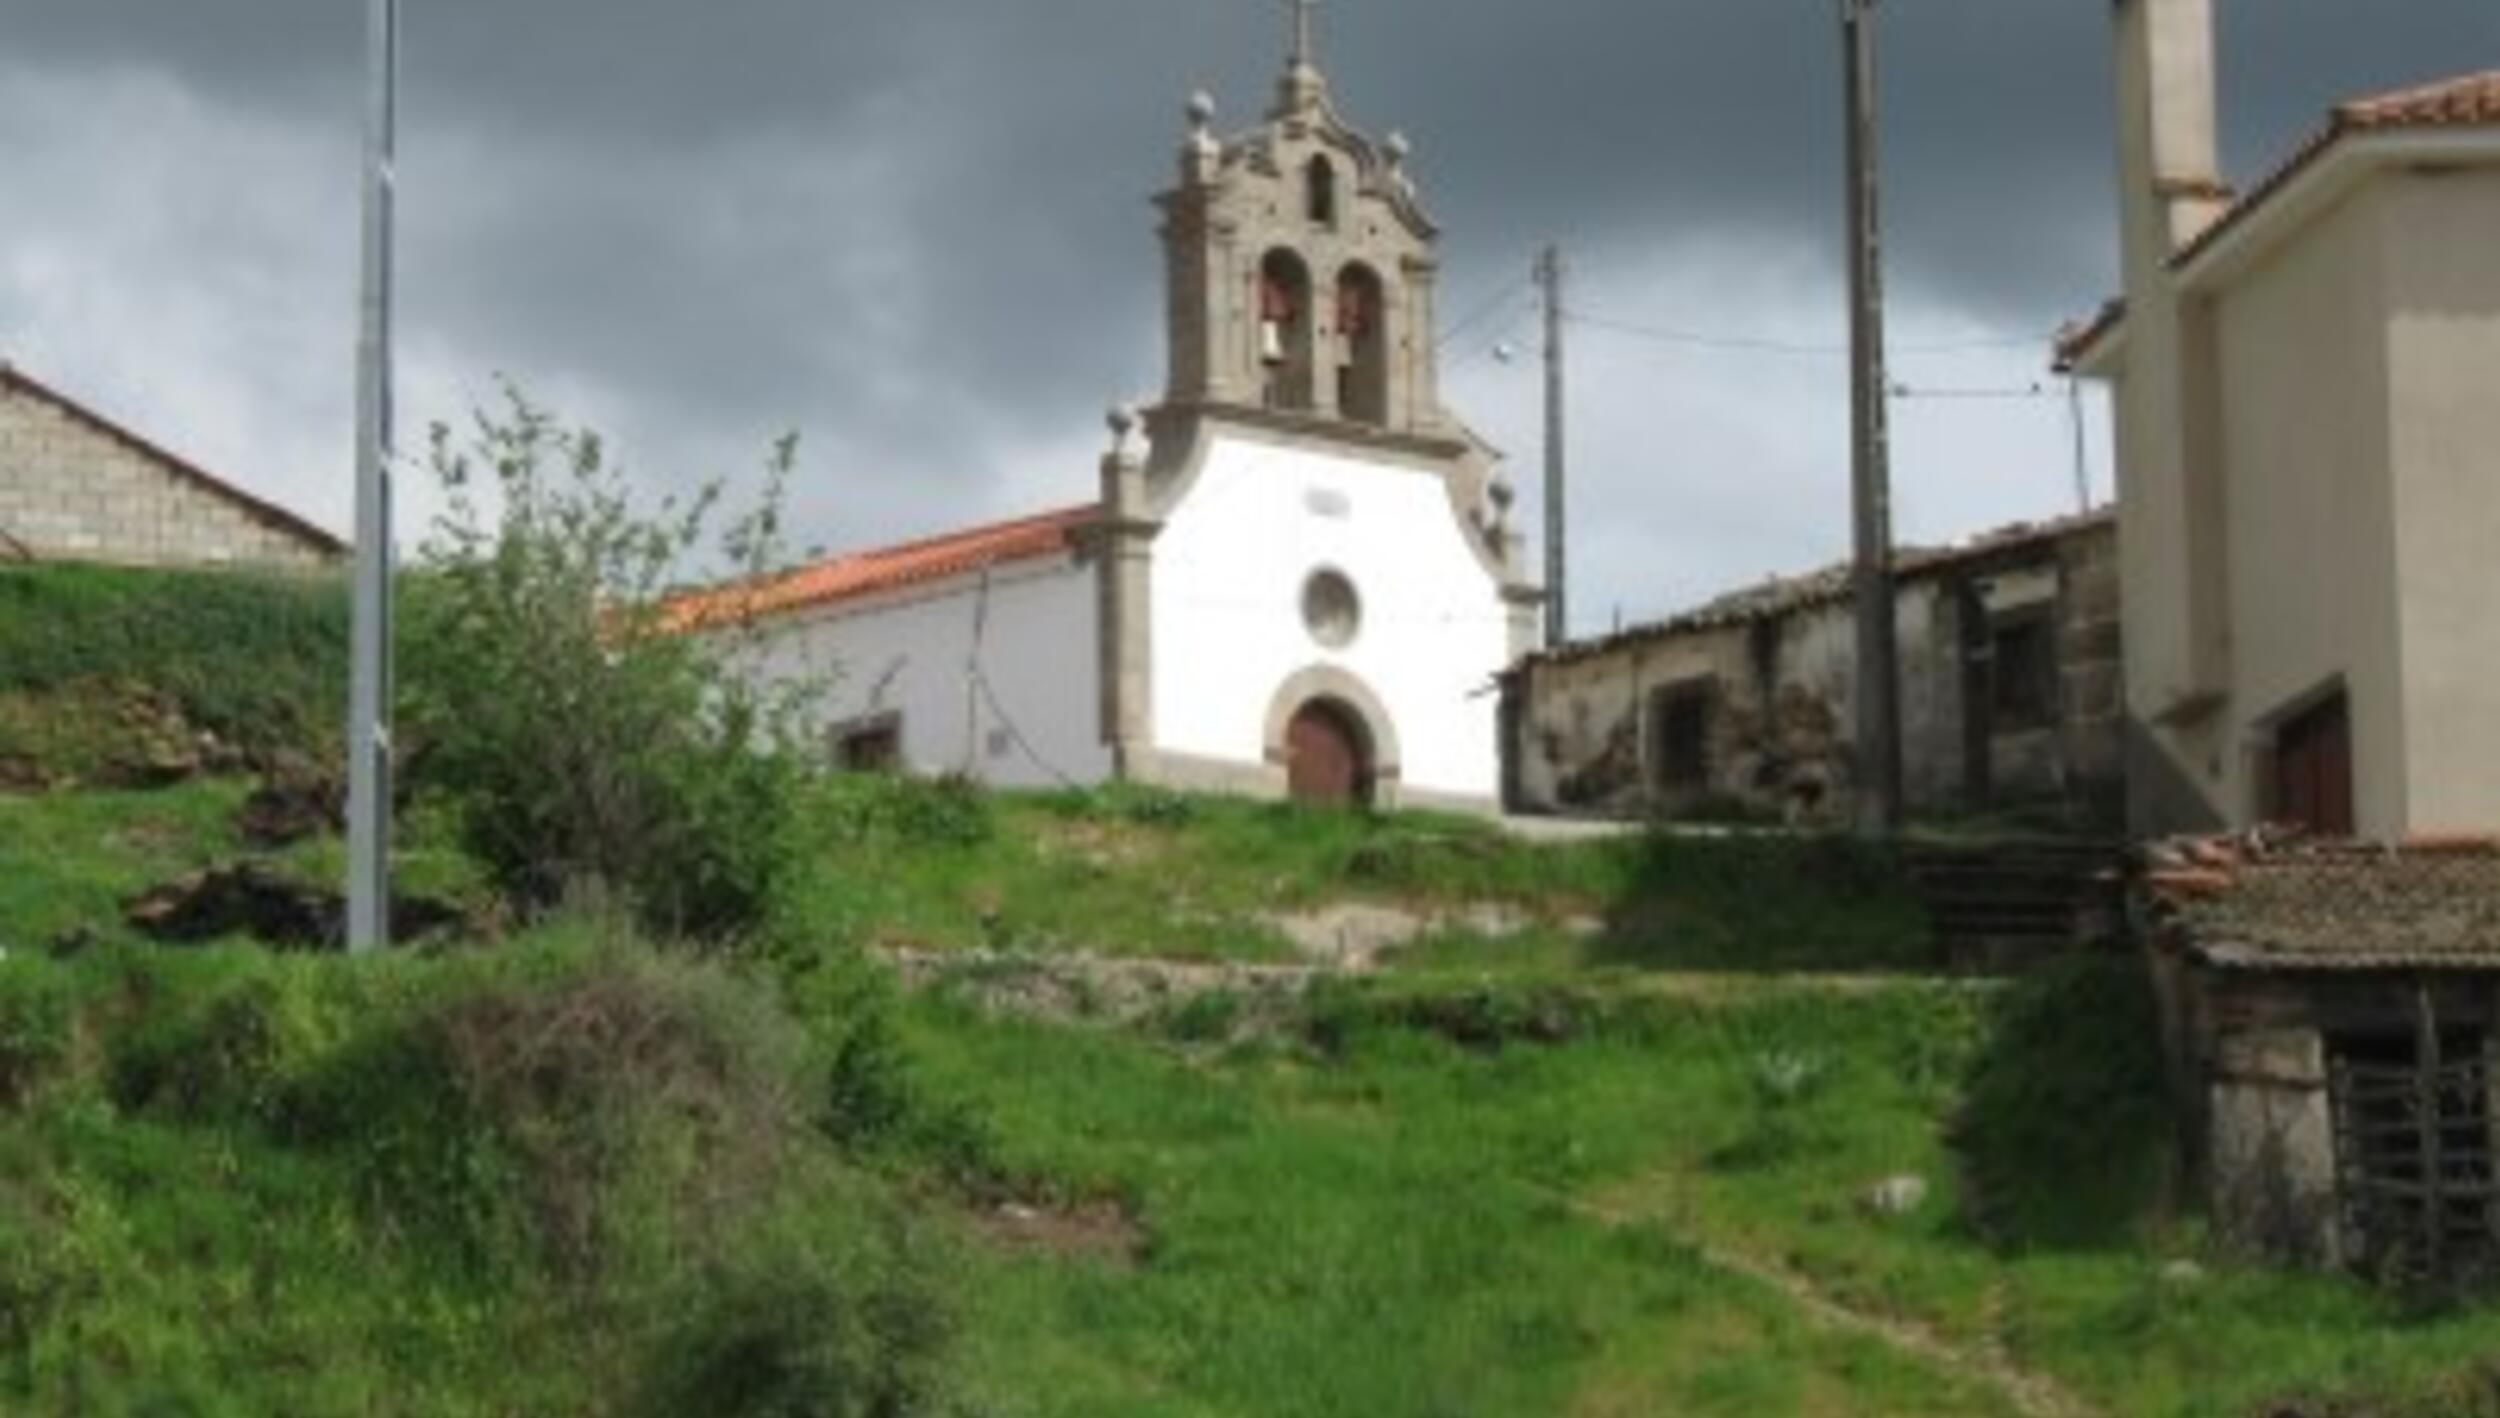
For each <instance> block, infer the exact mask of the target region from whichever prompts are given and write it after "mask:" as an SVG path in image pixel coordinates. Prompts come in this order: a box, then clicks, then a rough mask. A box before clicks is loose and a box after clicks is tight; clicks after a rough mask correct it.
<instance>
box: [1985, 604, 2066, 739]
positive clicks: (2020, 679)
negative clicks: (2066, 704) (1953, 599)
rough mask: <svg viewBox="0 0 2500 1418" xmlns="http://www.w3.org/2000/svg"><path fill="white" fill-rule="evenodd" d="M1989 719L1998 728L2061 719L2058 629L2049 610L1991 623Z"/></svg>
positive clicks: (2007, 730) (2025, 726)
mask: <svg viewBox="0 0 2500 1418" xmlns="http://www.w3.org/2000/svg"><path fill="white" fill-rule="evenodd" d="M1988 721H1989V726H1990V727H1991V729H1993V730H1994V731H1995V732H1997V733H2012V732H2016V731H2019V730H2024V729H2041V728H2047V727H2048V726H2050V725H2051V724H2054V723H2056V722H2057V634H2056V629H2055V627H2054V625H2053V624H2052V623H2051V621H2050V619H2049V614H2048V612H2047V611H2045V610H2043V611H2038V612H2032V613H2027V614H2023V615H2019V616H2013V617H2009V618H2006V619H2003V620H1999V621H1997V622H1996V623H1995V624H1993V625H1991V626H1990V627H1989V629H1988Z"/></svg>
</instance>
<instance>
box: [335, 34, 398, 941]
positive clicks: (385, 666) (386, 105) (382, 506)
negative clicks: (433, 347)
mask: <svg viewBox="0 0 2500 1418" xmlns="http://www.w3.org/2000/svg"><path fill="white" fill-rule="evenodd" d="M365 42H366V46H367V53H366V75H365V77H366V82H367V85H368V88H367V93H366V110H365V182H364V291H363V298H362V301H361V302H360V306H361V309H360V320H359V328H358V332H357V337H356V577H355V584H356V600H355V613H354V628H353V644H352V646H351V647H350V648H351V651H352V655H353V659H352V662H351V664H350V666H349V670H348V689H347V705H348V708H347V755H348V757H347V948H348V949H349V950H351V951H368V950H379V949H381V948H382V947H384V946H386V945H388V944H390V936H391V909H390V901H391V554H392V547H391V459H392V434H391V255H392V253H391V226H392V215H393V214H392V197H393V189H394V186H395V184H396V181H397V178H396V176H395V173H394V169H393V164H394V162H395V160H396V153H397V149H398V135H399V0H369V3H368V7H367V10H366V18H365Z"/></svg>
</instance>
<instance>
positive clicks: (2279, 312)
mask: <svg viewBox="0 0 2500 1418" xmlns="http://www.w3.org/2000/svg"><path fill="white" fill-rule="evenodd" d="M2386 216H2387V213H2386V208H2385V204H2384V202H2383V201H2382V200H2381V198H2380V195H2379V189H2377V188H2376V187H2367V188H2364V189H2362V190H2361V191H2359V192H2356V193H2355V194H2354V195H2353V196H2352V197H2350V198H2349V199H2347V200H2346V201H2345V202H2344V203H2343V204H2341V205H2340V206H2338V207H2336V208H2335V209H2333V210H2332V211H2331V212H2329V213H2327V214H2326V215H2324V216H2322V217H2320V218H2318V219H2316V220H2315V221H2314V222H2313V223H2312V224H2311V225H2310V226H2309V227H2307V228H2306V229H2304V230H2303V231H2302V232H2301V233H2300V235H2299V238H2298V239H2297V240H2295V241H2293V242H2292V243H2290V244H2288V245H2287V246H2285V247H2283V248H2282V249H2281V250H2280V251H2279V252H2278V253H2277V254H2276V255H2275V256H2274V257H2273V258H2272V259H2270V260H2269V261H2267V262H2266V263H2264V264H2263V265H2260V266H2258V267H2256V268H2255V269H2253V270H2251V271H2249V272H2248V273H2246V274H2245V275H2243V276H2241V277H2240V278H2239V279H2238V280H2237V281H2236V282H2234V283H2233V285H2232V286H2231V287H2230V288H2229V289H2227V290H2225V291H2224V292H2222V293H2221V294H2220V295H2219V296H2218V297H2217V298H2216V301H2217V304H2216V315H2215V331H2216V336H2215V342H2214V344H2215V359H2216V362H2217V365H2218V369H2219V379H2218V381H2217V382H2218V385H2219V389H2220V395H2219V397H2220V405H2221V408H2220V414H2221V424H2222V429H2223V435H2222V453H2223V458H2224V467H2225V470H2226V472H2225V477H2226V484H2227V487H2228V489H2229V491H2228V496H2227V527H2228V536H2229V554H2228V561H2229V569H2230V584H2231V667H2232V684H2231V707H2230V722H2231V723H2232V725H2234V726H2235V733H2234V736H2233V738H2232V740H2231V741H2228V742H2225V743H2223V744H2221V745H2219V746H2218V747H2217V749H2216V756H2217V757H2218V758H2219V761H2220V766H2221V768H2222V782H2223V785H2224V786H2223V788H2222V792H2221V794H2220V799H2221V800H2220V802H2219V804H2218V806H2219V807H2220V808H2221V810H2222V812H2223V813H2224V814H2225V815H2226V816H2227V817H2228V818H2229V819H2230V820H2232V821H2242V822H2244V821H2249V820H2252V819H2253V818H2256V817H2258V816H2262V815H2263V814H2264V813H2265V812H2266V811H2267V810H2268V809H2269V807H2270V806H2271V805H2270V804H2269V803H2268V802H2266V800H2265V799H2266V797H2267V793H2266V783H2265V777H2266V774H2265V772H2264V761H2265V759H2264V756H2265V753H2266V749H2267V737H2268V735H2269V734H2270V732H2271V726H2272V724H2273V723H2275V722H2276V721H2278V720H2279V719H2280V717H2281V716H2282V715H2283V714H2285V713H2286V712H2287V711H2292V710H2297V709H2298V708H2301V707H2303V700H2304V697H2305V696H2310V695H2313V694H2314V693H2315V692H2317V691H2318V690H2320V689H2321V688H2324V687H2327V686H2330V685H2332V684H2333V683H2335V682H2336V681H2337V680H2338V679H2340V680H2341V681H2342V683H2343V686H2344V688H2345V691H2346V693H2347V696H2348V703H2349V705H2350V708H2351V713H2352V756H2353V811H2354V815H2355V818H2356V826H2357V827H2358V828H2359V830H2360V831H2361V833H2362V834H2363V835H2365V836H2373V837H2392V836H2396V835H2400V834H2401V833H2402V832H2403V831H2404V830H2405V824H2406V821H2407V813H2406V806H2405V791H2406V783H2405V773H2404V764H2405V755H2406V747H2405V742H2404V714H2403V694H2402V686H2401V684H2400V681H2399V677H2398V670H2397V653H2398V650H2397V647H2398V644H2399V629H2400V627H2399V624H2398V610H2397V599H2396V596H2397V579H2396V578H2397V568H2396V563H2395V556H2396V534H2395V527H2394V523H2393V511H2392V502H2391V500H2390V498H2389V493H2388V446H2389V443H2388V440H2389V426H2388V389H2389V385H2388V364H2387V347H2386V333H2385V332H2386V322H2387V290H2386V282H2385V278H2384V272H2383V263H2384V250H2385V245H2384V242H2385V232H2386V230H2387V226H2386ZM2129 593H2130V594H2133V593H2134V588H2132V587H2130V588H2129ZM2127 653H2128V654H2130V655H2133V654H2134V653H2135V646H2134V644H2133V643H2132V642H2130V643H2129V644H2128V647H2127Z"/></svg>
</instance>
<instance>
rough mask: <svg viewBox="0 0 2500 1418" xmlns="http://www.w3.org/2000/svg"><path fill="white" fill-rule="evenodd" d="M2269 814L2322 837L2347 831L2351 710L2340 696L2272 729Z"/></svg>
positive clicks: (2349, 827) (2347, 833) (2349, 822)
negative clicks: (2271, 802) (2272, 794)
mask: <svg viewBox="0 0 2500 1418" xmlns="http://www.w3.org/2000/svg"><path fill="white" fill-rule="evenodd" d="M2273 816H2274V817H2275V818H2276V819H2277V820H2279V821H2283V822H2290V823H2296V824H2298V825H2299V826H2302V827H2305V828H2308V829H2309V830H2310V831H2312V832H2315V833H2319V834H2320V835H2323V836H2329V837H2349V836H2351V835H2352V833H2353V812H2352V713H2351V709H2350V707H2349V706H2348V705H2347V703H2346V701H2345V699H2344V696H2342V695H2340V694H2339V695H2336V696H2335V697H2334V698H2332V699H2329V700H2327V701H2326V702H2325V703H2323V704H2320V705H2318V706H2317V707H2316V708H2314V709H2308V710H2304V711H2302V712H2301V713H2300V714H2298V715H2296V716H2294V717H2293V718H2291V719H2289V720H2286V721H2285V722H2284V724H2283V727H2282V728H2280V729H2278V730H2277V731H2276V732H2275V736H2274V812H2273Z"/></svg>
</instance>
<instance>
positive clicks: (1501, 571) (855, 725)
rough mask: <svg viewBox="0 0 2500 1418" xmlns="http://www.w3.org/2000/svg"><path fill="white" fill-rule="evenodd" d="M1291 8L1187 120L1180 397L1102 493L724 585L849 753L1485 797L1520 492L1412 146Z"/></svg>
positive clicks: (1178, 307) (1188, 780)
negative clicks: (1442, 262)
mask: <svg viewBox="0 0 2500 1418" xmlns="http://www.w3.org/2000/svg"><path fill="white" fill-rule="evenodd" d="M1294 22H1295V31H1294V44H1293V51H1292V55H1291V58H1290V60H1289V62H1288V64H1287V66H1286V69H1285V73H1284V76H1283V78H1282V80H1281V81H1280V82H1279V84H1278V87H1277V91H1276V96H1275V100H1274V102H1273V103H1272V104H1271V105H1270V106H1269V108H1268V110H1267V113H1266V115H1265V117H1264V118H1263V119H1262V120H1261V121H1259V122H1258V123H1257V124H1255V125H1253V126H1252V127H1250V128H1249V129H1248V130H1246V131H1243V132H1240V133H1236V134H1234V135H1231V136H1229V137H1228V136H1223V135H1220V134H1219V133H1218V132H1217V130H1216V126H1215V117H1216V107H1215V104H1214V102H1213V100H1211V99H1208V98H1207V97H1205V96H1204V95H1201V96H1199V97H1197V98H1195V99H1193V100H1192V101H1191V102H1190V104H1189V108H1188V130H1187V132H1186V134H1185V136H1184V138H1183V140H1182V142H1181V145H1180V152H1179V177H1178V181H1177V183H1176V184H1175V185H1174V186H1173V187H1172V188H1171V189H1170V190H1168V191H1166V192H1165V193H1164V194H1163V195H1162V196H1161V197H1160V198H1159V199H1158V202H1157V205H1158V206H1159V208H1160V210H1161V213H1162V232H1161V235H1162V244H1163V265H1164V269H1163V277H1162V284H1163V288H1164V291H1165V296H1166V320H1165V329H1166V338H1167V341H1168V345H1169V375H1168V381H1167V384H1166V387H1165V390H1164V393H1163V397H1162V398H1161V400H1160V401H1159V402H1157V403H1156V404H1154V405H1153V406H1152V407H1150V408H1148V409H1146V410H1144V411H1143V412H1142V413H1135V414H1132V413H1127V412H1121V413H1116V414H1115V415H1114V417H1113V427H1114V434H1115V436H1114V446H1113V448H1112V450H1111V452H1110V454H1109V455H1108V456H1107V457H1106V458H1105V459H1104V460H1103V462H1102V465H1101V467H1100V469H1099V473H1098V482H1097V483H1096V487H1095V491H1096V496H1095V497H1094V499H1093V500H1091V501H1089V502H1085V503H1082V504H1078V505H1074V506H1069V507H1066V508H1064V509H1062V510H1060V511H1057V512H1052V513H1046V514H1042V515H1039V516H1035V517H1029V518H1022V519H1018V520H1015V521H1012V522H1006V523H1000V524H996V525H992V526H986V527H974V528H969V529H965V530H961V531H956V532H950V533H947V534H944V535H941V536H938V537H933V538H930V539H927V540H925V541H920V542H914V543H909V544H906V545H904V546H900V547H890V548H885V549H881V550H874V551H866V552H859V553H853V554H850V555H847V556H841V557H836V558H834V559H832V560H830V561H827V562H824V563H822V564H819V565H817V566H812V567H808V568H804V569H802V570H800V571H799V572H797V573H796V574H795V575H793V576H790V577H788V578H785V579H783V580H781V581H779V582H776V583H773V584H771V585H768V586H765V587H760V588H755V587H749V588H731V589H729V590H726V591H724V592H722V593H720V595H721V596H722V597H723V598H725V603H735V602H737V601H738V600H739V599H740V598H744V602H745V603H746V604H748V605H750V606H753V607H754V608H756V609H759V610H760V611H761V612H763V613H764V614H765V616H766V618H767V624H766V627H765V631H766V633H765V636H764V641H765V648H764V650H763V651H762V658H761V660H760V663H759V672H761V673H764V674H797V673H804V672H809V671H811V670H812V669H814V668H816V667H820V666H825V665H838V666H840V668H841V671H842V673H841V677H840V681H839V683H838V685H837V686H836V689H835V695H834V705H833V708H832V711H831V715H830V719H829V722H828V724H827V726H826V733H827V735H828V738H829V741H830V743H831V745H832V751H833V752H834V753H835V754H836V755H838V756H839V757H841V758H843V759H845V760H846V761H850V762H854V763H860V764H889V765H893V766H896V767H902V768H908V769H912V770H916V771H923V772H961V773H966V774H969V775H971V776H974V777H977V778H980V779H983V780H985V781H989V782H994V783H1000V784H1010V785H1042V784H1051V783H1058V782H1079V783H1083V782H1094V781H1098V780H1102V779H1106V778H1113V777H1117V778H1123V779H1129V780H1134V781H1140V782H1150V783H1159V784H1167V785H1174V786H1182V787H1189V788H1204V789H1216V790H1224V791H1239V792H1244V793H1251V794H1259V795H1267V796H1279V797H1281V796H1285V795H1287V794H1292V795H1295V796H1298V797H1304V798H1311V799H1318V800H1330V801H1343V800H1362V801H1367V802H1372V803H1378V804H1382V805H1390V804H1401V803H1402V804H1408V805H1423V804H1437V805H1446V806H1451V807H1490V806H1492V805H1493V803H1494V802H1495V800H1496V795H1497V788H1498V779H1499V774H1498V761H1499V760H1498V756H1497V753H1496V749H1495V736H1494V728H1495V723H1494V705H1495V698H1494V692H1493V690H1494V678H1495V676H1496V675H1497V674H1499V673H1500V671H1501V670H1502V668H1503V667H1504V666H1505V665H1507V664H1509V663H1510V662H1511V661H1512V660H1513V659H1514V658H1515V657H1516V656H1517V655H1518V654H1520V653H1521V652H1523V651H1524V650H1526V649H1527V648H1528V646H1529V645H1530V644H1531V643H1532V637H1533V635H1534V629H1535V623H1536V608H1537V606H1538V604H1539V599H1538V595H1537V593H1536V592H1535V591H1534V590H1533V589H1531V588H1529V587H1528V586H1527V585H1526V583H1525V581H1524V577H1523V566H1524V558H1523V556H1522V555H1521V552H1520V546H1519V538H1518V537H1517V535H1516V534H1515V533H1514V531H1513V530H1512V528H1511V526H1510V522H1509V508H1510V505H1511V490H1510V488H1509V486H1508V485H1507V484H1506V483H1505V482H1504V481H1503V480H1502V479H1501V477H1500V475H1499V473H1498V472H1497V469H1496V466H1495V456H1494V454H1493V453H1492V451H1491V450H1490V448H1489V447H1488V446H1487V445H1486V444H1485V443H1484V442H1483V441H1482V440H1481V439H1479V438H1477V437H1476V436H1475V435H1474V434H1473V433H1471V432H1470V431H1469V430H1468V429H1467V427H1466V426H1465V425H1464V424H1462V423H1461V422H1459V420H1458V419H1457V418H1456V417H1455V416H1453V415H1452V414H1451V413H1450V412H1449V411H1448V410H1447V409H1445V408H1444V407H1443V406H1442V403H1441V398H1440V388H1439V367H1438V361H1437V359H1436V355H1435V350H1436V344H1437V341H1436V340H1435V337H1434V329H1435V321H1436V315H1437V296H1436V279H1437V273H1438V258H1437V257H1436V255H1435V248H1436V245H1437V242H1438V237H1439V233H1438V230H1437V228H1436V227H1435V226H1434V224H1433V222H1432V220H1431V218H1430V217H1429V216H1427V215H1426V213H1425V210H1424V207H1423V204H1422V202H1421V200H1420V197H1419V195H1418V192H1417V188H1416V183H1415V179H1414V175H1413V172H1412V170H1411V168H1410V158H1411V154H1410V151H1409V148H1408V145H1407V143H1406V142H1405V140H1404V139H1402V138H1399V137H1396V136H1394V135H1393V136H1391V137H1389V138H1387V139H1385V140H1379V141H1375V140H1374V139H1372V138H1370V137H1367V136H1365V135H1364V134H1362V133H1360V132H1358V131H1356V130H1355V129H1354V128H1353V127H1351V126H1350V125H1348V124H1347V123H1346V122H1345V120H1344V119H1343V118H1342V117H1341V116H1340V115H1339V113H1338V111H1337V108H1336V105H1335V102H1334V99H1333V97H1332V95H1331V93H1330V89H1329V85H1328V82H1327V80H1326V79H1325V78H1324V77H1323V76H1322V74H1321V72H1320V70H1319V67H1318V66H1317V64H1316V63H1315V62H1314V61H1313V57H1312V51H1311V48H1310V29H1309V25H1310V17H1309V13H1308V8H1307V6H1303V5H1297V6H1296V7H1295V8H1294ZM690 610H691V612H692V613H693V614H697V615H700V614H703V613H705V608H704V607H703V606H701V605H699V604H698V605H696V606H694V607H692V608H690Z"/></svg>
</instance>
